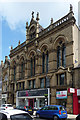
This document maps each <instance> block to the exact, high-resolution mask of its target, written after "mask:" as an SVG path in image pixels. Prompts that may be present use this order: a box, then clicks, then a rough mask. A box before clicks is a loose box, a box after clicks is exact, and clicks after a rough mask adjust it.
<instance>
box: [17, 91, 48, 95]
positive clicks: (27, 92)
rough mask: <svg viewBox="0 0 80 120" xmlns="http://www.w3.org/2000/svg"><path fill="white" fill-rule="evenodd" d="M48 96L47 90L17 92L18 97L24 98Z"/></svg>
mask: <svg viewBox="0 0 80 120" xmlns="http://www.w3.org/2000/svg"><path fill="white" fill-rule="evenodd" d="M45 94H48V89H36V90H27V91H18V95H17V96H18V97H26V96H44V95H45Z"/></svg>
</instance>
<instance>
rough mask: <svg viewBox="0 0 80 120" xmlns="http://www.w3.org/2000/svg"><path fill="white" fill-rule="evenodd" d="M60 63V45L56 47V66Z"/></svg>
mask: <svg viewBox="0 0 80 120" xmlns="http://www.w3.org/2000/svg"><path fill="white" fill-rule="evenodd" d="M60 65H61V51H60V46H58V47H57V68H58V67H59V66H60Z"/></svg>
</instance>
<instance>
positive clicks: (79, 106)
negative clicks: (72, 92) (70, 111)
mask: <svg viewBox="0 0 80 120" xmlns="http://www.w3.org/2000/svg"><path fill="white" fill-rule="evenodd" d="M78 114H80V97H79V98H78Z"/></svg>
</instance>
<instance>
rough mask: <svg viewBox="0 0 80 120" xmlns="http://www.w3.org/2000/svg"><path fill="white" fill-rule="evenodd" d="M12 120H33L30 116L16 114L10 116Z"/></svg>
mask: <svg viewBox="0 0 80 120" xmlns="http://www.w3.org/2000/svg"><path fill="white" fill-rule="evenodd" d="M10 118H11V120H33V119H32V117H31V116H30V115H28V114H16V115H11V116H10Z"/></svg>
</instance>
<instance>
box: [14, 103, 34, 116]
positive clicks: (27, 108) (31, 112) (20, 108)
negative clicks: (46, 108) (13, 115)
mask: <svg viewBox="0 0 80 120" xmlns="http://www.w3.org/2000/svg"><path fill="white" fill-rule="evenodd" d="M16 109H19V110H24V111H26V112H28V113H29V114H31V115H32V114H33V109H32V107H30V106H24V105H19V106H17V107H16Z"/></svg>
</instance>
